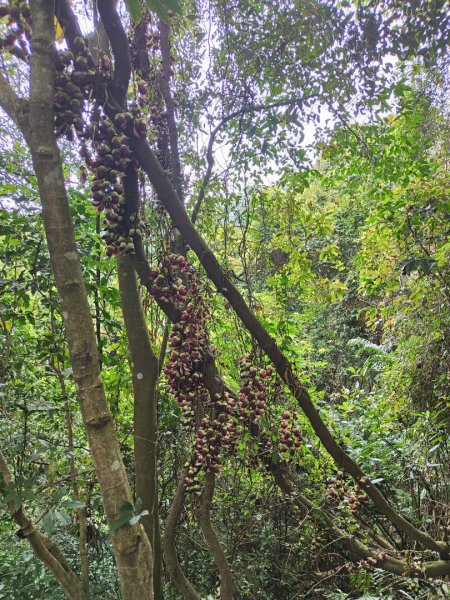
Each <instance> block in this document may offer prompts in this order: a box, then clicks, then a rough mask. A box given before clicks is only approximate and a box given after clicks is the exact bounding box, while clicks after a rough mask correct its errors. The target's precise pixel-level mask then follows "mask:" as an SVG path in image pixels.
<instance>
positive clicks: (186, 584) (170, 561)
mask: <svg viewBox="0 0 450 600" xmlns="http://www.w3.org/2000/svg"><path fill="white" fill-rule="evenodd" d="M186 475H187V471H186V470H183V472H182V473H181V476H180V479H179V480H178V486H177V491H176V492H175V496H174V498H173V500H172V504H171V505H170V510H169V515H168V517H167V520H166V524H165V531H164V537H163V548H164V557H165V559H166V566H167V570H168V571H169V574H170V577H171V579H172V581H173V582H174V584H175V586H176V588H177V590H178V591H179V592H180V594H181V596H182V597H183V598H185V599H186V600H201V597H200V594H199V593H198V591H197V590H196V589H195V588H194V586H193V585H192V583H191V582H190V581H189V580H188V579H187V577H186V575H185V574H184V573H183V569H182V568H181V565H180V562H179V560H178V555H177V547H176V543H175V538H176V530H177V525H178V521H179V519H180V515H181V513H182V511H183V503H184V496H185V489H184V480H185V479H186Z"/></svg>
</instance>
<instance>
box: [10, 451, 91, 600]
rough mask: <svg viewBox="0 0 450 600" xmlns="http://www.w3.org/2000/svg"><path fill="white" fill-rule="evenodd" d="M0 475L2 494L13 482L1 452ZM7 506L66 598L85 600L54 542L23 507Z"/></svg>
mask: <svg viewBox="0 0 450 600" xmlns="http://www.w3.org/2000/svg"><path fill="white" fill-rule="evenodd" d="M0 473H1V474H2V475H3V482H2V481H1V480H0V490H1V491H3V492H4V491H5V486H11V485H12V484H13V483H14V482H13V479H12V476H11V473H10V471H9V469H8V465H7V464H6V461H5V458H4V456H3V454H2V452H1V451H0ZM2 488H3V489H2ZM7 504H8V510H9V513H10V515H11V517H12V518H13V519H14V521H15V522H16V523H17V525H18V526H19V527H20V531H21V535H22V536H23V537H24V538H26V539H27V540H28V542H29V543H30V545H31V547H32V548H33V550H34V552H35V554H36V556H37V558H38V559H39V560H40V561H42V562H43V563H44V564H45V565H46V566H47V567H48V569H49V570H50V571H51V572H52V573H53V575H54V576H55V578H56V580H57V581H58V583H59V584H60V585H61V587H62V588H63V590H64V593H65V594H66V595H67V597H68V598H70V599H71V600H87V595H86V593H85V591H84V589H83V585H82V583H81V581H80V580H79V579H78V577H77V576H76V575H75V573H74V572H73V571H72V569H71V568H70V566H69V563H68V562H67V560H66V559H65V558H64V556H63V553H62V551H61V549H60V548H59V546H58V545H57V544H56V542H54V541H53V540H51V539H50V538H48V537H47V536H46V535H44V534H43V533H41V532H40V531H39V530H38V529H37V528H36V526H35V525H34V523H33V521H32V519H31V517H30V516H29V515H28V514H27V513H26V511H25V509H24V508H23V506H20V507H19V509H17V510H16V509H15V508H14V501H13V500H10V501H9V502H8V503H7Z"/></svg>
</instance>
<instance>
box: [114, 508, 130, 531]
mask: <svg viewBox="0 0 450 600" xmlns="http://www.w3.org/2000/svg"><path fill="white" fill-rule="evenodd" d="M132 514H133V513H130V512H126V513H125V514H123V515H121V516H120V517H119V518H118V519H116V520H115V521H114V522H113V523H111V525H110V527H109V531H110V532H111V533H112V532H113V531H117V529H120V528H121V527H123V526H124V525H126V524H127V523H128V522H129V521H130V519H131V518H132Z"/></svg>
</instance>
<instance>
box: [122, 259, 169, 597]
mask: <svg viewBox="0 0 450 600" xmlns="http://www.w3.org/2000/svg"><path fill="white" fill-rule="evenodd" d="M117 273H118V277H119V290H120V297H121V300H122V312H123V318H124V321H125V329H126V332H127V339H128V346H129V348H130V354H131V373H132V378H133V392H134V460H135V470H136V495H137V496H138V498H140V499H141V500H142V507H143V508H144V509H146V510H148V512H149V515H147V516H145V517H143V519H142V523H143V525H144V528H145V531H146V532H147V535H148V539H149V540H150V541H151V543H152V548H153V559H154V582H153V585H154V589H155V599H156V600H158V599H159V598H162V592H161V541H160V539H159V536H160V532H159V520H158V473H157V405H156V403H157V394H156V385H157V382H158V375H159V360H158V358H157V356H156V355H155V353H154V352H153V349H152V346H151V343H150V337H149V334H148V328H147V322H146V320H145V315H144V312H143V310H142V303H141V298H140V296H139V290H138V286H137V281H136V273H135V270H134V267H133V263H132V262H131V259H130V257H129V256H118V258H117Z"/></svg>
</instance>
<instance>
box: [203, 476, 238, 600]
mask: <svg viewBox="0 0 450 600" xmlns="http://www.w3.org/2000/svg"><path fill="white" fill-rule="evenodd" d="M215 479H216V476H215V473H214V471H209V472H208V473H206V476H205V485H204V487H203V492H202V494H201V496H200V506H199V508H198V511H197V517H198V522H199V524H200V527H201V530H202V532H203V535H204V536H205V540H206V543H207V544H208V548H209V551H210V552H211V554H212V556H213V558H214V562H215V564H216V567H217V570H218V571H219V575H220V598H221V600H233V576H232V574H231V569H230V565H229V564H228V560H227V557H226V554H225V551H224V549H223V548H222V544H221V543H220V540H219V538H218V537H217V533H216V531H215V529H214V527H213V525H212V523H211V505H212V501H213V497H214V487H215Z"/></svg>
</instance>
